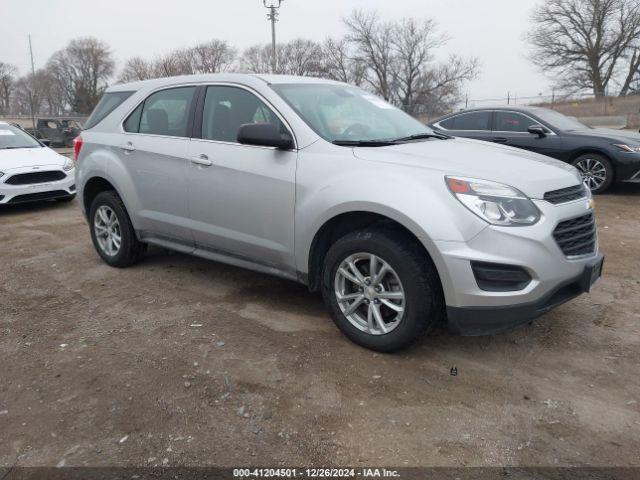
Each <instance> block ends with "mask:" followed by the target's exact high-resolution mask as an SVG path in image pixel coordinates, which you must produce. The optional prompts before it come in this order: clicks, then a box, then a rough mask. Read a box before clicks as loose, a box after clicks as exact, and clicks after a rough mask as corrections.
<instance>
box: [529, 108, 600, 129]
mask: <svg viewBox="0 0 640 480" xmlns="http://www.w3.org/2000/svg"><path fill="white" fill-rule="evenodd" d="M534 113H535V114H536V115H538V116H539V117H540V118H541V119H542V120H543V121H545V122H547V123H549V124H550V125H551V126H552V127H555V128H557V129H559V130H564V131H571V130H582V129H585V128H589V127H587V126H586V125H584V124H583V123H580V122H579V121H578V120H576V119H575V118H573V117H567V116H566V115H563V114H562V113H560V112H556V111H555V110H547V109H541V110H536V111H535V112H534Z"/></svg>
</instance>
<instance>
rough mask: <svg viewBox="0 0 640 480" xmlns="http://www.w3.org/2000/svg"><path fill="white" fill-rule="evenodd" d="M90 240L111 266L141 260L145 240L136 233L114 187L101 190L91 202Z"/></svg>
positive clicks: (125, 264)
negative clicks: (141, 239) (140, 239)
mask: <svg viewBox="0 0 640 480" xmlns="http://www.w3.org/2000/svg"><path fill="white" fill-rule="evenodd" d="M89 222H90V227H91V240H92V241H93V245H94V247H95V249H96V251H97V252H98V255H100V257H101V258H102V259H103V260H104V261H105V262H106V263H108V264H109V265H111V266H112V267H118V268H123V267H128V266H130V265H133V264H134V263H136V262H138V261H139V260H140V259H141V258H142V257H143V256H144V253H145V251H146V244H144V243H142V242H140V241H139V240H138V239H137V237H136V233H135V230H134V228H133V225H132V224H131V219H130V218H129V215H128V214H127V210H126V209H125V206H124V204H123V203H122V200H121V199H120V197H119V196H118V194H117V193H116V192H114V191H107V192H102V193H100V194H98V195H97V196H96V198H95V199H94V200H93V202H92V203H91V209H90V212H89Z"/></svg>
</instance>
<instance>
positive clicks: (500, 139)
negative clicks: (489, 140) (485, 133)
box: [493, 137, 509, 143]
mask: <svg viewBox="0 0 640 480" xmlns="http://www.w3.org/2000/svg"><path fill="white" fill-rule="evenodd" d="M493 141H494V142H496V143H507V142H508V141H509V139H508V138H505V137H493Z"/></svg>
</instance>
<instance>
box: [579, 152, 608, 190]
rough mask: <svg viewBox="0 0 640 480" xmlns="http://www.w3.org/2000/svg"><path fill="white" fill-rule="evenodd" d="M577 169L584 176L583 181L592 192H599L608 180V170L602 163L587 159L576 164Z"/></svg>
mask: <svg viewBox="0 0 640 480" xmlns="http://www.w3.org/2000/svg"><path fill="white" fill-rule="evenodd" d="M576 168H577V169H578V171H579V172H580V175H582V181H583V182H584V184H585V185H586V186H587V187H589V189H590V190H597V189H598V188H600V187H601V186H602V185H603V184H604V182H606V180H607V169H606V167H605V166H604V165H603V164H602V162H601V161H599V160H596V159H594V158H585V159H583V160H580V161H579V162H578V163H576Z"/></svg>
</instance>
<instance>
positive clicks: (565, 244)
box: [553, 213, 596, 257]
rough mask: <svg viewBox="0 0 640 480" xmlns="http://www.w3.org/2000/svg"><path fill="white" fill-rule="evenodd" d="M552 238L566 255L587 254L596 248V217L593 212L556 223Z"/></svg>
mask: <svg viewBox="0 0 640 480" xmlns="http://www.w3.org/2000/svg"><path fill="white" fill-rule="evenodd" d="M553 238H555V239H556V243H557V244H558V246H559V247H560V249H561V250H562V252H563V253H564V254H565V255H566V256H567V257H574V256H577V255H588V254H590V253H594V252H595V250H596V219H595V217H594V215H593V213H588V214H587V215H583V216H582V217H577V218H573V219H571V220H566V221H564V222H561V223H559V224H558V226H557V227H556V229H555V230H554V231H553Z"/></svg>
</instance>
